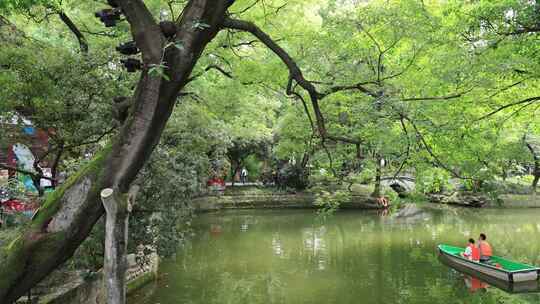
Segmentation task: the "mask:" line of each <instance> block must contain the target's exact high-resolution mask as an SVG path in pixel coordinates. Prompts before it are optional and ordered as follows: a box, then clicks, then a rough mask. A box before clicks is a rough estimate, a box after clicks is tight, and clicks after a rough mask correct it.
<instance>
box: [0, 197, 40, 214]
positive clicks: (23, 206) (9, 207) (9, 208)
mask: <svg viewBox="0 0 540 304" xmlns="http://www.w3.org/2000/svg"><path fill="white" fill-rule="evenodd" d="M1 206H2V208H4V210H5V211H6V212H25V211H33V210H35V209H36V206H35V205H34V204H27V203H24V202H22V201H19V200H14V199H11V200H7V201H5V202H3V203H2V205H1Z"/></svg>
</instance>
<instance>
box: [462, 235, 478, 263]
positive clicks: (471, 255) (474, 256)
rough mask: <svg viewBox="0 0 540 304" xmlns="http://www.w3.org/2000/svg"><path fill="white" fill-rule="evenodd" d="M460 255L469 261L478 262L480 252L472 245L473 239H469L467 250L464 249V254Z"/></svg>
mask: <svg viewBox="0 0 540 304" xmlns="http://www.w3.org/2000/svg"><path fill="white" fill-rule="evenodd" d="M461 255H462V256H463V257H464V258H467V259H469V260H471V261H478V260H480V250H479V249H478V247H476V245H474V239H469V244H468V245H467V248H465V252H463V253H462V254H461Z"/></svg>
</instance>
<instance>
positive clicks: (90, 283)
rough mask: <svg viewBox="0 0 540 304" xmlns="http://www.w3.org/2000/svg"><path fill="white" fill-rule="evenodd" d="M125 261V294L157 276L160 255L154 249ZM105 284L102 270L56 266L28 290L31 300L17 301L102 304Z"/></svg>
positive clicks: (26, 298)
mask: <svg viewBox="0 0 540 304" xmlns="http://www.w3.org/2000/svg"><path fill="white" fill-rule="evenodd" d="M139 258H142V262H141V260H139ZM128 265H129V266H128V270H127V273H126V277H127V282H128V283H127V284H128V286H127V291H128V295H129V294H130V293H132V292H134V291H136V290H137V289H139V288H141V287H142V286H144V285H146V284H148V283H150V282H152V281H155V280H156V279H157V275H158V266H159V257H158V256H157V254H155V253H153V254H151V255H148V256H144V257H143V256H140V255H139V256H137V255H135V254H130V255H128ZM104 286H105V285H104V282H103V274H102V271H98V272H95V273H85V272H82V271H65V270H62V271H60V270H58V271H56V272H54V273H53V274H51V275H50V276H49V277H48V278H47V279H45V280H44V281H43V282H42V283H40V284H38V286H36V287H35V288H34V289H33V290H32V291H31V293H30V294H29V296H30V299H31V300H29V299H28V296H25V297H22V298H21V299H20V300H19V301H17V304H23V303H25V304H26V303H32V304H74V303H77V304H105V303H106V301H105V295H106V294H105V288H104Z"/></svg>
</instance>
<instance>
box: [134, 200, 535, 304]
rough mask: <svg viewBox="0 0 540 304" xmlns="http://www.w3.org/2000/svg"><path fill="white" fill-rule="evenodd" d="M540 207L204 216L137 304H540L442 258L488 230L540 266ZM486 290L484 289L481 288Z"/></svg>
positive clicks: (502, 251) (501, 247) (505, 248)
mask: <svg viewBox="0 0 540 304" xmlns="http://www.w3.org/2000/svg"><path fill="white" fill-rule="evenodd" d="M539 218H540V209H522V210H509V209H485V210H471V209H453V208H445V209H443V210H432V211H429V212H427V213H425V214H423V215H420V216H416V217H414V218H408V219H399V218H395V217H393V216H391V215H383V214H378V213H376V212H365V211H364V212H362V211H354V212H353V211H351V212H338V213H336V214H335V215H333V216H331V217H328V218H327V219H322V218H321V217H319V216H317V213H316V212H315V211H309V210H272V211H262V210H252V211H230V212H220V213H213V214H204V215H200V216H199V217H198V218H197V219H196V220H195V221H194V235H193V237H192V239H191V240H190V241H189V242H187V244H186V245H185V246H183V247H182V248H180V249H179V250H178V254H177V256H176V257H175V258H174V259H169V260H165V261H163V263H162V265H161V270H160V271H161V278H160V279H159V280H158V282H156V283H155V284H152V285H150V286H148V287H146V288H144V289H142V290H140V291H139V292H137V293H136V294H135V295H134V296H132V297H130V299H129V303H130V304H157V303H159V304H173V303H174V304H177V303H193V304H199V303H200V304H203V303H204V304H207V303H220V304H223V303H291V304H293V303H294V304H296V303H340V304H345V303H430V304H433V303H539V302H540V294H537V293H528V294H508V293H506V292H505V291H503V290H500V289H498V288H496V287H492V286H489V287H488V286H486V285H485V284H480V285H478V284H474V282H473V284H472V285H471V281H470V279H471V278H469V277H466V276H464V275H462V274H460V273H458V272H456V271H455V270H452V269H450V268H448V267H447V266H445V265H443V264H441V263H440V262H439V260H438V259H437V253H436V250H435V248H436V245H437V244H439V243H446V244H452V245H458V246H462V247H464V246H465V244H466V240H467V239H468V238H469V237H474V238H476V237H477V236H478V234H479V233H480V232H485V233H486V234H487V235H488V240H489V241H490V243H491V244H492V246H493V248H494V251H495V252H494V253H495V254H496V255H501V256H506V257H511V258H512V259H515V260H519V261H522V262H527V263H532V264H536V265H539V264H540V233H539V230H540V223H539V222H538V219H539ZM479 286H480V287H479Z"/></svg>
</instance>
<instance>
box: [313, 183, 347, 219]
mask: <svg viewBox="0 0 540 304" xmlns="http://www.w3.org/2000/svg"><path fill="white" fill-rule="evenodd" d="M350 200H351V193H350V192H349V191H344V190H338V191H334V192H328V191H325V190H322V191H321V192H319V193H317V198H316V199H315V205H316V206H318V207H319V209H318V210H317V213H318V214H319V215H321V216H322V217H323V218H324V217H327V216H329V215H332V214H333V213H334V212H336V211H337V210H338V209H339V206H340V204H341V203H343V202H347V201H350Z"/></svg>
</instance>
